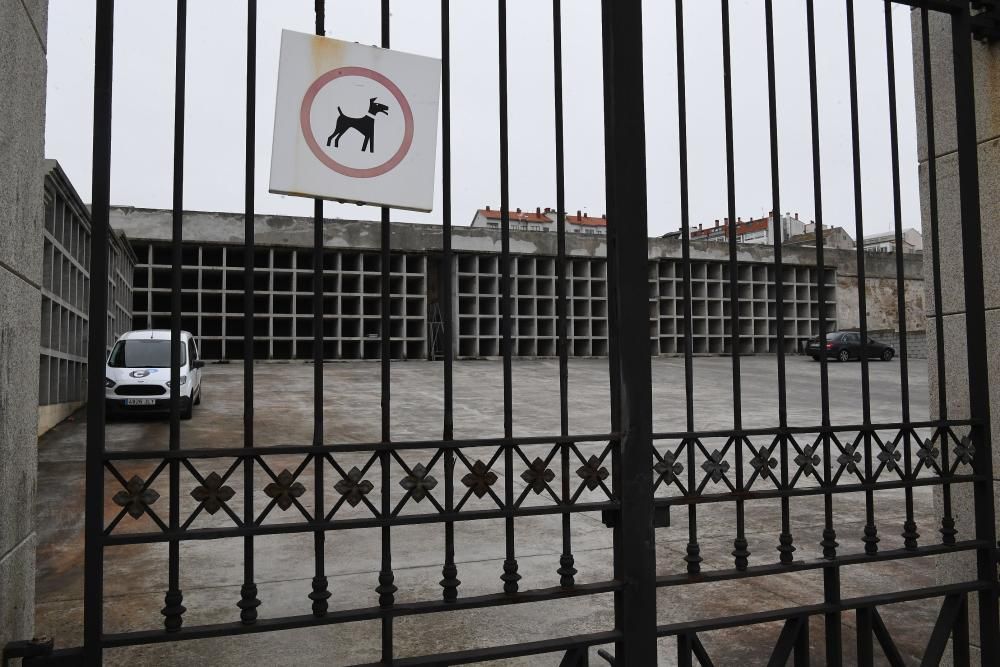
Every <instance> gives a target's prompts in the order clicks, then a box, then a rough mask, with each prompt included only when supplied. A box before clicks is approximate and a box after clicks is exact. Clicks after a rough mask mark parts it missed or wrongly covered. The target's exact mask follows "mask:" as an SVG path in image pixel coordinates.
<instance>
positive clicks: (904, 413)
mask: <svg viewBox="0 0 1000 667" xmlns="http://www.w3.org/2000/svg"><path fill="white" fill-rule="evenodd" d="M885 49H886V51H885V59H886V72H887V77H888V82H887V84H888V90H889V144H890V153H891V155H890V158H891V160H892V212H893V220H894V222H895V232H896V234H895V242H896V310H897V313H898V315H899V318H898V326H899V388H900V399H899V400H900V415H901V417H902V420H903V421H904V422H908V421H910V372H909V354H908V348H907V339H906V333H907V323H906V282H905V280H904V275H903V205H902V194H901V192H900V180H899V126H898V123H897V118H896V52H895V44H894V33H893V25H892V2H890V1H889V0H886V3H885ZM911 450H912V448H911V443H910V434H909V432H906V433H904V434H903V461H904V463H903V470H904V474H905V475H906V476H907V477H909V476H910V475H911V474H913V469H912V465H911V464H912V458H911V453H912V451H911ZM905 493H906V495H905V501H904V502H905V505H906V519H905V520H904V521H903V532H902V536H903V543H904V544H905V545H906V546H907V547H908V548H911V549H913V548H916V546H917V539H918V538H919V537H920V533H918V532H917V524H916V521H915V520H914V517H913V492H912V490H911V489H906V491H905Z"/></svg>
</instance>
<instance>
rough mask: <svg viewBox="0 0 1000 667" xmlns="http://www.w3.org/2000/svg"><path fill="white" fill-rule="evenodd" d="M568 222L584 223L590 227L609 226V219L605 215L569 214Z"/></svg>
mask: <svg viewBox="0 0 1000 667" xmlns="http://www.w3.org/2000/svg"><path fill="white" fill-rule="evenodd" d="M566 222H569V223H571V224H574V225H583V226H589V227H607V226H608V219H607V218H606V217H604V216H603V215H602V216H601V217H599V218H598V217H594V216H589V215H582V214H581V215H567V216H566Z"/></svg>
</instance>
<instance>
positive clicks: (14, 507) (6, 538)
mask: <svg viewBox="0 0 1000 667" xmlns="http://www.w3.org/2000/svg"><path fill="white" fill-rule="evenodd" d="M47 16H48V2H47V0H0V91H3V92H2V94H0V498H2V499H3V502H2V503H0V646H2V645H3V644H4V643H6V642H7V641H9V640H12V639H24V638H30V637H31V635H32V631H33V628H34V598H35V543H36V534H35V525H34V503H35V477H36V459H37V450H38V444H37V443H38V441H37V439H36V429H37V426H38V407H37V394H38V330H39V317H40V312H41V296H40V292H39V282H40V277H41V258H42V253H41V250H42V245H41V234H42V157H43V153H44V147H45V78H46V71H47V70H46V60H45V58H46V56H45V36H46V24H47Z"/></svg>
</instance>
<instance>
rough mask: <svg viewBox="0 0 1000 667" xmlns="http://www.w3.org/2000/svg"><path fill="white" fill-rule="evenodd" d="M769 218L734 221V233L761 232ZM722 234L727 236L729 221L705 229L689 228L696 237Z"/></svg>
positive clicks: (693, 236)
mask: <svg viewBox="0 0 1000 667" xmlns="http://www.w3.org/2000/svg"><path fill="white" fill-rule="evenodd" d="M769 221H770V218H758V219H757V220H747V221H746V222H737V223H736V235H737V236H740V235H742V234H749V233H752V232H762V231H764V230H766V229H767V225H768V222H769ZM719 234H721V235H723V236H725V237H726V238H729V223H719V226H718V227H708V228H707V229H693V230H691V237H692V238H697V237H699V236H710V235H719Z"/></svg>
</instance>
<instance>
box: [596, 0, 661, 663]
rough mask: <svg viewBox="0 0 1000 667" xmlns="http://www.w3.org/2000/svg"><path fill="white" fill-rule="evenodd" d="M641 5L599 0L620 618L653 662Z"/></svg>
mask: <svg viewBox="0 0 1000 667" xmlns="http://www.w3.org/2000/svg"><path fill="white" fill-rule="evenodd" d="M640 4H641V3H620V2H613V1H612V0H604V2H603V3H602V16H603V17H604V21H603V26H602V47H603V49H602V50H603V56H604V90H605V97H604V142H605V146H608V147H612V149H611V150H610V151H609V152H610V153H611V154H612V157H611V161H610V162H609V167H610V169H609V170H607V171H606V173H605V183H606V185H605V189H606V198H607V202H608V228H609V230H612V233H613V235H614V241H615V246H614V253H615V262H616V266H617V281H616V282H615V283H614V285H613V286H612V287H613V291H614V292H615V293H616V305H617V311H618V321H617V327H618V330H617V332H616V337H617V338H618V339H619V343H620V345H621V348H620V350H619V354H620V364H621V366H620V376H619V377H620V380H619V382H620V385H621V393H620V401H621V419H622V423H621V426H622V431H623V432H624V434H625V437H624V438H623V439H622V443H621V459H620V461H621V466H620V470H621V472H620V475H621V480H622V486H621V515H620V521H619V524H620V529H621V530H620V537H621V543H622V544H623V545H627V548H625V550H624V552H623V553H622V555H621V572H622V575H623V577H622V578H623V580H624V582H625V588H624V590H623V592H622V596H621V602H622V604H621V606H620V607H619V608H618V609H616V611H620V612H621V613H620V614H617V613H616V618H615V626H616V629H620V630H621V632H622V635H623V641H622V642H621V644H620V650H622V654H620V655H617V658H618V659H620V660H622V661H623V664H634V665H648V664H653V663H654V662H655V660H656V642H655V639H654V634H653V630H654V627H655V622H656V621H655V619H656V596H655V589H654V588H653V587H652V586H648V585H646V582H649V581H651V580H652V577H653V576H655V572H656V552H655V549H656V545H655V535H654V530H653V505H652V502H651V501H652V489H653V475H652V473H653V471H652V467H651V466H652V461H653V447H652V441H651V439H650V434H651V432H652V395H651V394H652V374H651V368H650V357H649V305H648V289H647V287H646V283H647V275H648V269H647V265H648V260H649V251H648V241H647V211H646V195H647V192H646V166H645V165H646V154H645V145H646V137H645V126H644V112H643V108H644V107H643V99H644V96H643V58H642V54H643V51H642V39H641V35H642V8H641V6H640ZM612 381H614V376H612Z"/></svg>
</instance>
